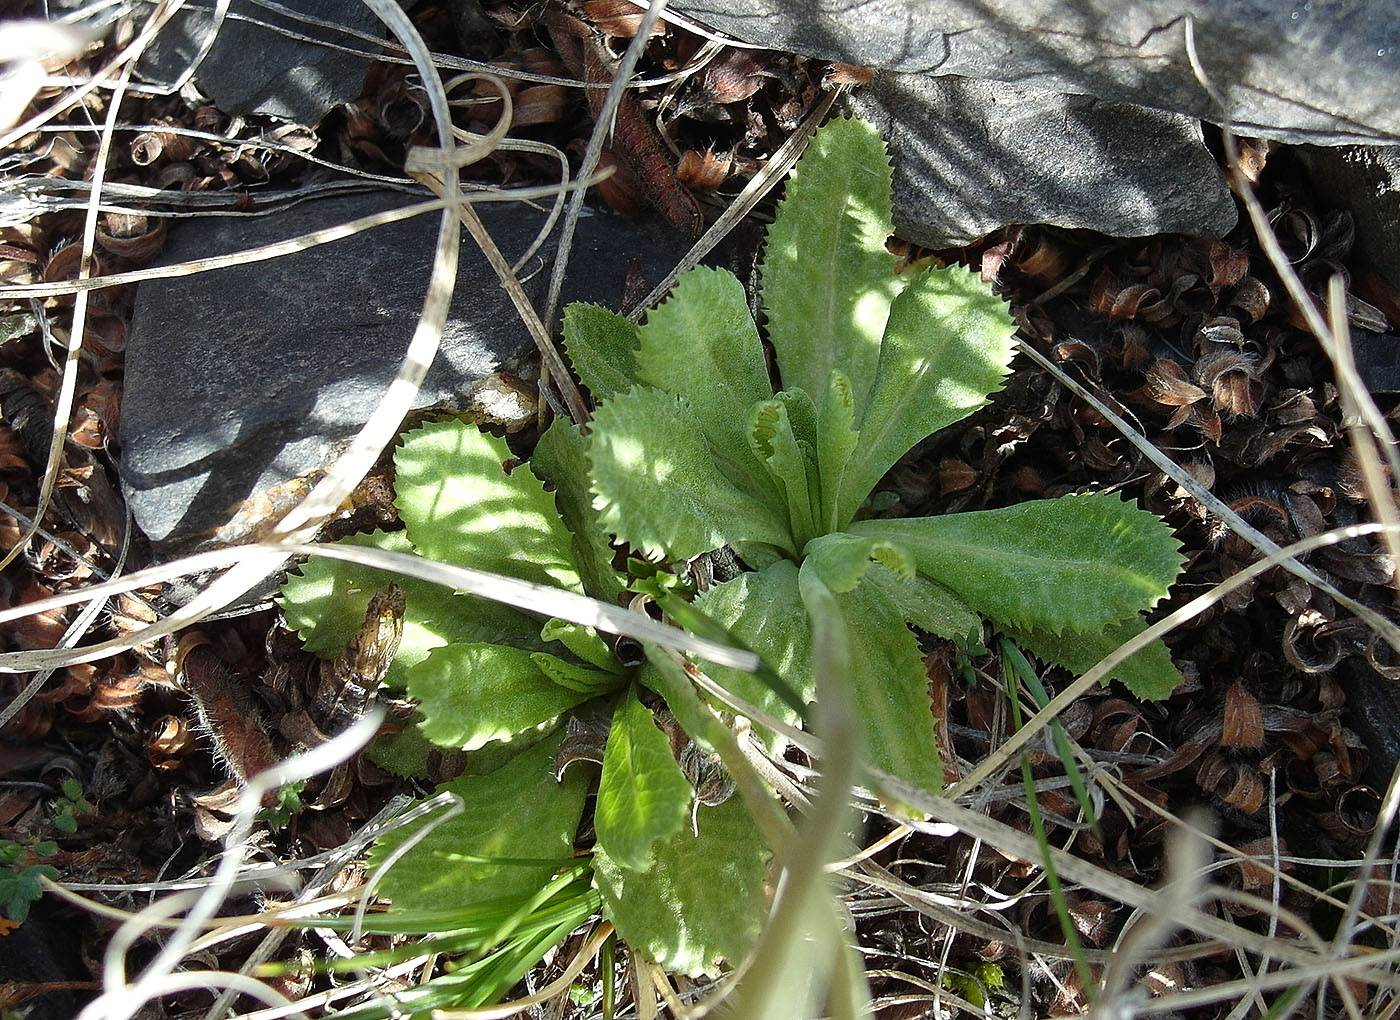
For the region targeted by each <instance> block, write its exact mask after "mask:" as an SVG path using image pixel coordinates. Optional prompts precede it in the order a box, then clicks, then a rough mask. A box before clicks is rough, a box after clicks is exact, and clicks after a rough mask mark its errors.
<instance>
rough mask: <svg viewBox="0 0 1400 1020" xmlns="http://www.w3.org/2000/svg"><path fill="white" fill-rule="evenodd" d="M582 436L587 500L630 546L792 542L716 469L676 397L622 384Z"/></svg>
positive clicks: (695, 551)
mask: <svg viewBox="0 0 1400 1020" xmlns="http://www.w3.org/2000/svg"><path fill="white" fill-rule="evenodd" d="M589 439H590V442H589V452H590V455H591V458H592V463H593V470H592V476H593V492H594V493H595V495H596V496H597V499H596V500H595V502H594V505H595V506H597V507H599V510H600V517H601V520H602V522H603V526H604V527H606V528H608V529H609V530H610V531H612V532H613V533H614V534H616V535H617V536H618V537H619V538H621V539H622V540H623V541H625V542H629V543H631V545H632V546H633V547H634V548H636V549H639V550H641V551H643V552H644V553H646V554H647V555H652V556H664V557H667V558H669V559H678V560H682V559H690V558H691V557H693V556H698V555H699V554H700V553H702V552H708V551H709V550H711V549H718V548H719V547H720V546H722V545H728V544H730V543H733V542H760V543H767V544H769V545H775V546H779V547H780V548H784V549H788V550H791V549H792V544H793V542H792V537H791V535H790V534H789V532H788V528H787V523H786V522H785V521H784V520H782V518H781V517H780V516H779V515H778V514H777V512H776V511H774V510H773V509H772V508H771V507H770V506H769V505H768V504H767V503H766V502H764V501H763V500H762V499H760V498H759V497H757V496H755V495H754V494H752V493H748V492H744V491H742V490H740V489H739V488H737V487H736V486H735V484H734V483H733V482H731V481H730V479H729V477H728V476H727V475H726V474H725V473H724V472H723V471H722V470H720V468H719V466H718V465H717V464H716V462H715V459H714V457H713V455H712V454H711V452H710V448H709V445H708V444H707V443H706V442H705V439H704V437H703V435H702V433H701V431H700V426H699V422H698V421H697V420H696V417H695V414H694V412H693V411H692V410H691V408H690V405H689V403H688V402H687V401H686V400H684V399H683V398H680V397H676V396H673V395H671V394H669V393H663V392H662V391H661V390H657V389H651V388H650V387H637V388H636V389H633V390H629V391H628V392H627V393H625V394H623V395H622V396H619V397H614V398H613V399H612V400H609V401H608V402H607V403H606V404H604V405H603V406H602V407H601V408H599V409H598V413H597V415H596V416H595V417H594V419H593V432H592V434H591V436H590V437H589Z"/></svg>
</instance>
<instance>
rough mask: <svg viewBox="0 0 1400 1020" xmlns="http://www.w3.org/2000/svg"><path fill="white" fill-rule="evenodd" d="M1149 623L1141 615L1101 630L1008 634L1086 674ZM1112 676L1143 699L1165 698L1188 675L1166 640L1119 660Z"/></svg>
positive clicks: (1048, 658) (1041, 654)
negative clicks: (1184, 674)
mask: <svg viewBox="0 0 1400 1020" xmlns="http://www.w3.org/2000/svg"><path fill="white" fill-rule="evenodd" d="M1145 627H1146V625H1145V624H1144V623H1143V620H1142V618H1141V617H1134V618H1133V619H1131V620H1129V621H1127V622H1126V623H1119V624H1115V625H1113V626H1112V627H1109V628H1107V629H1106V630H1102V631H1099V632H1097V633H1088V634H1086V633H1083V632H1082V631H1065V632H1063V633H1061V634H1046V633H1044V632H1040V631H1019V630H1010V631H1008V632H1007V634H1008V636H1009V637H1010V638H1011V639H1012V640H1013V641H1015V642H1016V643H1017V644H1018V645H1021V646H1022V647H1024V648H1026V649H1027V650H1029V651H1030V652H1032V653H1033V654H1035V655H1036V656H1038V657H1039V658H1041V659H1043V660H1045V661H1046V662H1053V663H1057V664H1058V665H1061V666H1063V667H1065V669H1067V670H1069V671H1070V672H1071V673H1073V674H1075V675H1076V676H1083V675H1084V674H1085V673H1087V672H1088V671H1089V670H1091V669H1093V668H1094V667H1095V666H1097V665H1098V664H1099V660H1101V659H1102V658H1103V657H1104V656H1106V655H1108V654H1109V653H1110V652H1112V651H1114V650H1115V649H1116V648H1118V647H1120V646H1121V645H1122V644H1123V643H1124V642H1126V641H1127V640H1128V639H1129V638H1131V637H1134V636H1136V635H1138V634H1141V633H1142V632H1143V630H1144V629H1145ZM1108 679H1109V680H1117V681H1119V682H1121V683H1122V684H1123V686H1124V687H1126V688H1128V690H1130V691H1132V692H1133V696H1134V697H1136V698H1137V699H1138V700H1139V701H1161V700H1162V699H1163V698H1167V697H1170V696H1171V693H1172V691H1174V690H1175V689H1176V687H1177V685H1178V684H1180V683H1181V682H1182V681H1183V680H1184V679H1185V678H1184V677H1182V675H1181V673H1180V672H1179V671H1178V670H1177V668H1176V666H1174V665H1173V664H1172V657H1171V652H1169V651H1168V650H1167V646H1166V644H1165V643H1163V642H1162V641H1154V642H1153V643H1152V644H1150V645H1148V646H1147V647H1146V648H1144V649H1143V650H1142V651H1140V652H1138V653H1137V654H1136V655H1134V656H1133V657H1132V658H1130V659H1127V660H1126V661H1124V662H1121V663H1119V664H1118V666H1117V667H1116V668H1115V669H1114V670H1113V671H1112V672H1111V673H1109V675H1108ZM1105 682H1106V681H1105Z"/></svg>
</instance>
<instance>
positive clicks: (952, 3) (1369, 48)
mask: <svg viewBox="0 0 1400 1020" xmlns="http://www.w3.org/2000/svg"><path fill="white" fill-rule="evenodd" d="M674 6H675V7H676V8H677V9H678V10H680V11H681V12H683V13H685V14H686V15H687V16H688V17H691V18H693V19H695V20H696V21H699V22H701V23H702V24H704V25H708V26H709V27H711V28H714V29H716V30H718V31H721V32H725V33H727V34H730V35H733V36H735V37H737V38H739V39H742V40H744V41H746V42H750V43H755V44H758V45H761V46H765V47H768V48H770V49H777V50H786V51H791V52H795V53H800V54H804V55H807V56H814V57H820V58H822V59H826V60H841V61H845V62H847V63H851V64H859V65H863V66H866V67H875V68H881V69H884V70H890V71H901V72H907V73H919V74H929V75H960V76H962V77H966V78H984V79H990V80H996V81H1004V82H1014V83H1018V84H1024V85H1032V86H1035V87H1037V88H1040V89H1044V90H1046V91H1055V92H1070V93H1084V94H1089V95H1094V96H1098V97H1099V98H1100V99H1105V100H1109V101H1112V102H1119V103H1135V104H1139V105H1142V106H1148V107H1151V108H1153V109H1157V110H1165V111H1167V112H1170V113H1178V114H1184V115H1186V116H1190V117H1197V118H1200V119H1202V120H1209V121H1214V122H1219V121H1220V120H1221V117H1222V114H1221V111H1220V110H1218V109H1217V108H1216V106H1215V104H1214V103H1213V102H1212V101H1211V99H1210V97H1209V95H1208V94H1207V93H1206V91H1205V89H1203V88H1202V87H1201V85H1200V83H1199V82H1198V81H1197V80H1196V78H1195V75H1194V74H1193V73H1192V70H1191V65H1190V62H1189V61H1188V59H1187V55H1186V44H1185V28H1184V24H1185V22H1184V17H1183V16H1184V15H1190V16H1191V18H1192V19H1193V20H1194V25H1195V38H1196V44H1197V49H1198V51H1199V53H1200V56H1201V62H1202V65H1203V66H1204V68H1205V70H1206V72H1207V74H1209V76H1210V78H1211V80H1212V81H1213V82H1214V83H1215V84H1216V86H1217V88H1219V89H1220V91H1221V92H1222V93H1223V94H1224V95H1225V98H1226V101H1227V104H1228V106H1227V109H1228V115H1229V117H1230V118H1231V120H1232V121H1233V123H1234V125H1235V127H1236V129H1237V130H1238V131H1240V132H1241V133H1243V134H1252V135H1258V136H1263V137H1269V138H1277V139H1282V140H1286V141H1292V142H1315V143H1319V144H1339V143H1343V142H1349V141H1369V140H1375V139H1389V140H1400V18H1398V17H1396V8H1395V5H1394V4H1391V3H1355V2H1351V0H1295V2H1278V0H1076V2H1075V3H1073V4H1067V3H1064V2H1062V0H676V2H675V4H674Z"/></svg>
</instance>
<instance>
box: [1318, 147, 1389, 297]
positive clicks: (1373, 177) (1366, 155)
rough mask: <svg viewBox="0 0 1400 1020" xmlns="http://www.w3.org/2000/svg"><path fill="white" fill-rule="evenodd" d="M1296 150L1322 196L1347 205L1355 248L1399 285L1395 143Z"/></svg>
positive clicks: (1335, 203) (1383, 276) (1332, 202)
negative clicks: (1350, 215) (1353, 231)
mask: <svg viewBox="0 0 1400 1020" xmlns="http://www.w3.org/2000/svg"><path fill="white" fill-rule="evenodd" d="M1300 151H1301V152H1302V154H1303V162H1304V163H1305V164H1306V165H1307V167H1308V171H1309V172H1310V173H1311V175H1312V179H1313V183H1314V184H1315V185H1316V186H1317V189H1318V191H1319V192H1320V193H1321V194H1322V196H1323V197H1324V198H1325V199H1326V200H1327V201H1328V202H1330V203H1331V204H1332V205H1335V206H1337V207H1338V208H1341V209H1350V210H1351V212H1352V215H1353V216H1354V217H1355V220H1356V244H1357V248H1358V249H1359V250H1360V251H1361V253H1362V254H1363V255H1365V256H1366V257H1367V258H1368V259H1369V260H1370V261H1371V264H1372V266H1373V267H1374V268H1375V270H1376V272H1377V273H1379V274H1380V276H1381V277H1382V278H1383V279H1385V281H1386V282H1387V283H1389V284H1390V285H1391V286H1392V287H1396V288H1400V147H1393V146H1392V147H1382V146H1375V145H1345V146H1340V147H1338V148H1330V149H1324V148H1320V147H1316V146H1310V147H1307V148H1304V149H1302V150H1300Z"/></svg>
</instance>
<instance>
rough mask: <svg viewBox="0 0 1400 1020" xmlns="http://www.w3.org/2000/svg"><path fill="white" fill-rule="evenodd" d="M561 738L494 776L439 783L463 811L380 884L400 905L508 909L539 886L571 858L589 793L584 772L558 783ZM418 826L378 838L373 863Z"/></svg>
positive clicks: (525, 753) (540, 745)
mask: <svg viewBox="0 0 1400 1020" xmlns="http://www.w3.org/2000/svg"><path fill="white" fill-rule="evenodd" d="M559 741H560V737H559V736H554V737H551V738H550V739H548V740H544V741H541V742H540V743H538V744H536V745H535V746H533V747H530V748H529V749H527V750H524V751H522V752H521V753H520V754H519V755H517V756H516V757H514V758H512V759H511V760H510V761H509V762H507V763H506V764H505V765H503V766H502V767H501V768H499V769H497V770H496V771H495V772H492V773H490V774H489V775H484V776H481V775H478V776H464V777H462V778H460V779H455V780H453V781H452V782H450V783H445V784H443V785H442V786H440V787H439V788H438V789H439V791H442V790H448V791H451V792H453V793H455V794H457V795H458V796H459V797H461V798H462V801H463V803H464V804H465V806H466V811H465V813H464V814H462V815H460V816H459V817H457V818H453V819H451V820H449V821H447V822H445V823H444V824H442V825H440V826H439V827H438V828H436V829H434V830H433V831H432V832H431V833H429V834H428V836H427V837H426V838H425V839H424V840H423V842H421V843H419V844H418V845H417V846H415V847H414V848H413V849H412V850H410V851H409V852H408V853H407V854H406V855H405V856H404V858H403V859H402V860H400V861H399V862H398V863H397V864H396V865H395V866H394V867H393V868H391V869H390V870H389V871H388V872H387V873H386V874H385V876H384V879H383V881H382V882H381V883H380V885H379V886H378V892H379V894H380V895H381V896H387V897H389V898H390V899H391V900H393V905H394V907H396V908H398V909H402V910H431V909H435V908H437V909H440V908H442V907H443V906H444V905H451V906H452V907H454V908H459V909H460V908H465V907H468V906H471V905H473V904H478V903H490V902H500V903H501V904H502V905H503V906H506V907H510V906H512V905H514V904H518V903H523V902H525V901H527V900H528V899H530V897H532V896H533V895H535V894H536V893H538V892H539V890H540V889H541V888H543V887H544V886H545V885H546V884H547V883H548V882H549V880H550V878H551V876H553V874H554V872H555V871H557V870H558V869H559V868H560V867H562V866H564V865H566V864H568V863H569V862H570V861H571V860H572V858H573V849H574V834H575V832H576V831H577V830H578V823H579V818H580V817H581V816H582V814H583V804H584V799H585V798H586V797H587V795H588V782H589V781H588V779H587V778H586V777H585V776H584V773H583V770H581V769H580V770H572V769H571V770H569V771H567V772H565V773H564V779H563V781H562V782H555V779H554V770H553V767H552V766H553V761H554V754H555V752H556V751H557V750H558V747H559ZM414 831H415V830H414V829H396V830H394V831H392V832H389V833H387V834H385V835H384V836H383V837H381V838H380V839H379V841H378V842H377V843H376V844H375V847H374V851H373V853H372V854H371V857H370V864H371V866H374V865H377V864H380V863H382V862H383V861H384V860H385V859H386V858H387V857H388V855H389V854H390V853H391V852H392V851H393V850H394V849H395V848H397V847H398V846H400V845H401V844H402V843H403V842H404V840H406V839H407V838H408V837H409V836H410V835H411V834H412V833H413V832H414Z"/></svg>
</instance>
